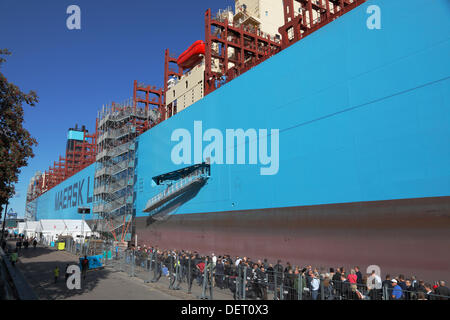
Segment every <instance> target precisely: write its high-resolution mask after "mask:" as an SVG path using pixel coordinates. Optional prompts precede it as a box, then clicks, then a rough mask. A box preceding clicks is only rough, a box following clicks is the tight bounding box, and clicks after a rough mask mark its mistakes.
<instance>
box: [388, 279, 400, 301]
mask: <svg viewBox="0 0 450 320" xmlns="http://www.w3.org/2000/svg"><path fill="white" fill-rule="evenodd" d="M391 282H392V286H393V289H392V295H391V297H392V299H393V300H401V299H402V298H403V289H402V287H401V286H400V285H399V284H398V281H397V280H396V279H392V280H391Z"/></svg>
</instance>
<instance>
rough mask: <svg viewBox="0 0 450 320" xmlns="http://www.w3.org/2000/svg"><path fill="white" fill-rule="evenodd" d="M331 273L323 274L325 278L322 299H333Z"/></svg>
mask: <svg viewBox="0 0 450 320" xmlns="http://www.w3.org/2000/svg"><path fill="white" fill-rule="evenodd" d="M330 276H331V273H330V274H328V275H325V278H324V280H323V294H324V297H323V298H324V300H334V295H333V291H334V290H333V282H332V281H331V278H330Z"/></svg>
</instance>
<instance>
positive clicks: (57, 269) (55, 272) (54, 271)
mask: <svg viewBox="0 0 450 320" xmlns="http://www.w3.org/2000/svg"><path fill="white" fill-rule="evenodd" d="M53 275H54V276H55V283H57V282H58V278H59V267H58V266H56V267H55V269H53Z"/></svg>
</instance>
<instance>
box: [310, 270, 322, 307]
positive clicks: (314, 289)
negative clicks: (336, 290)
mask: <svg viewBox="0 0 450 320" xmlns="http://www.w3.org/2000/svg"><path fill="white" fill-rule="evenodd" d="M310 275H311V289H310V290H311V298H312V300H317V297H318V296H319V289H320V279H319V278H318V277H317V276H316V275H315V274H314V273H313V272H311V273H310Z"/></svg>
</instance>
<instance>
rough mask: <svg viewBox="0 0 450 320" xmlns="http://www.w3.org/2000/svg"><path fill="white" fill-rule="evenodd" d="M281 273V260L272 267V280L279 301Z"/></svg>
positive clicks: (282, 269)
mask: <svg viewBox="0 0 450 320" xmlns="http://www.w3.org/2000/svg"><path fill="white" fill-rule="evenodd" d="M283 271H284V268H283V266H282V265H281V260H278V261H277V264H276V265H275V266H274V267H273V272H274V280H275V283H276V285H275V291H276V295H277V298H278V299H281V294H283V293H282V292H280V289H281V283H282V281H283Z"/></svg>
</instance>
